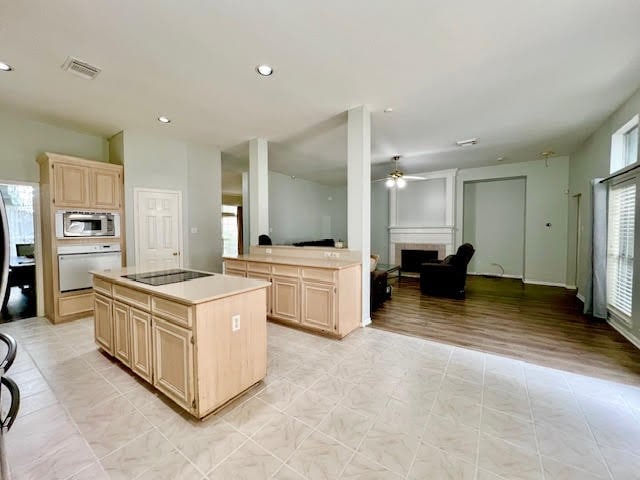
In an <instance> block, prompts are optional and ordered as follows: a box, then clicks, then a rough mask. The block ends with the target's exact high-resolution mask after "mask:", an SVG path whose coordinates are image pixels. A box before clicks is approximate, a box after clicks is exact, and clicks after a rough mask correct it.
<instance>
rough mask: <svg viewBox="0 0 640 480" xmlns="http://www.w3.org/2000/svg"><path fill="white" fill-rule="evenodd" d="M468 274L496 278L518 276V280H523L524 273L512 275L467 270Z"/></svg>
mask: <svg viewBox="0 0 640 480" xmlns="http://www.w3.org/2000/svg"><path fill="white" fill-rule="evenodd" d="M467 275H479V276H480V275H481V276H484V277H495V278H516V279H518V280H522V275H510V274H506V273H505V274H504V275H502V274H499V273H493V272H467Z"/></svg>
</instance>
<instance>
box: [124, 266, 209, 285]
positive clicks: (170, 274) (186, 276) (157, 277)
mask: <svg viewBox="0 0 640 480" xmlns="http://www.w3.org/2000/svg"><path fill="white" fill-rule="evenodd" d="M212 275H213V274H212V273H201V272H192V271H191V270H180V269H177V268H174V269H171V270H158V271H156V272H144V273H134V274H131V275H122V277H123V278H128V279H129V280H133V281H134V282H140V283H146V284H147V285H153V286H154V287H157V286H159V285H167V284H169V283H179V282H186V281H187V280H193V279H194V278H200V277H210V276H212Z"/></svg>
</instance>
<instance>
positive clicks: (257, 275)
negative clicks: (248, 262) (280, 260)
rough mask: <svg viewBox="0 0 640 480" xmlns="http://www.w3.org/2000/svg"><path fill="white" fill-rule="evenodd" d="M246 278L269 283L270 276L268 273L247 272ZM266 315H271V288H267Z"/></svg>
mask: <svg viewBox="0 0 640 480" xmlns="http://www.w3.org/2000/svg"><path fill="white" fill-rule="evenodd" d="M247 278H255V279H256V280H264V281H265V282H270V281H271V275H269V274H268V273H255V272H247ZM267 315H271V287H270V286H269V287H268V288H267Z"/></svg>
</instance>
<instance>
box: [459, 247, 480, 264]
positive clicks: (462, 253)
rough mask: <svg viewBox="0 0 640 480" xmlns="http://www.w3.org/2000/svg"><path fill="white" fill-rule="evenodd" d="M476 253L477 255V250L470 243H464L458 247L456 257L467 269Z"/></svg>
mask: <svg viewBox="0 0 640 480" xmlns="http://www.w3.org/2000/svg"><path fill="white" fill-rule="evenodd" d="M474 253H476V250H475V248H473V245H471V244H470V243H463V244H462V245H460V246H459V247H458V251H457V252H456V257H458V258H459V259H460V260H462V262H463V265H464V266H465V267H466V266H467V265H468V264H469V262H470V261H471V258H472V257H473V254H474Z"/></svg>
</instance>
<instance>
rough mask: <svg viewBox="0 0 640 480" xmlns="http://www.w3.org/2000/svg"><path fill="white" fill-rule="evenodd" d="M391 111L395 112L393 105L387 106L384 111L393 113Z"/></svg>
mask: <svg viewBox="0 0 640 480" xmlns="http://www.w3.org/2000/svg"><path fill="white" fill-rule="evenodd" d="M391 112H393V108H391V107H387V108H385V109H384V113H391Z"/></svg>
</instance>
